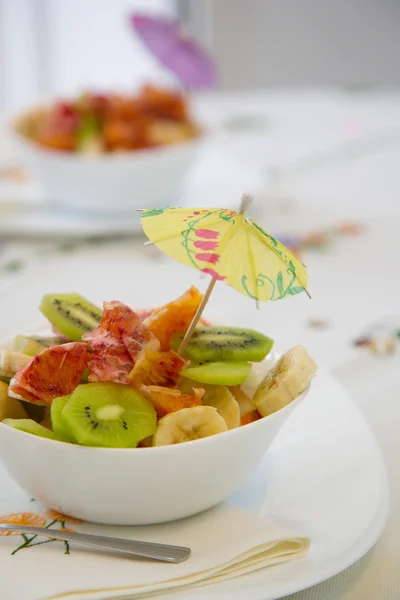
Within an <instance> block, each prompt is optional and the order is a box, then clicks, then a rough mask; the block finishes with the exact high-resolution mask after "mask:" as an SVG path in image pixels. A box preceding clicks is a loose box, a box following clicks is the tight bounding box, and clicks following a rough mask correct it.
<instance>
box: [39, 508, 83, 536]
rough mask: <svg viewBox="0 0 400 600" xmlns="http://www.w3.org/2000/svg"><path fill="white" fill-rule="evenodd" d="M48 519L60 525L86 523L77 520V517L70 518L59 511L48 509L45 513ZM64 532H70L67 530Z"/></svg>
mask: <svg viewBox="0 0 400 600" xmlns="http://www.w3.org/2000/svg"><path fill="white" fill-rule="evenodd" d="M45 515H46V517H47V518H48V519H49V521H59V522H60V523H61V522H62V521H63V522H64V523H72V524H76V525H77V524H79V523H84V521H81V520H80V519H76V518H75V517H70V516H69V515H64V514H63V513H60V512H58V510H54V509H53V508H48V509H47V510H46V512H45ZM64 531H69V530H67V529H65V530H64Z"/></svg>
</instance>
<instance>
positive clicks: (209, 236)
mask: <svg viewBox="0 0 400 600" xmlns="http://www.w3.org/2000/svg"><path fill="white" fill-rule="evenodd" d="M194 234H195V235H196V236H197V237H201V238H205V239H206V240H216V239H217V238H218V236H219V231H213V230H212V229H197V230H196V231H195V232H194Z"/></svg>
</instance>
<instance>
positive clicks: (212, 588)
mask: <svg viewBox="0 0 400 600" xmlns="http://www.w3.org/2000/svg"><path fill="white" fill-rule="evenodd" d="M26 329H27V332H26V333H27V334H28V335H29V333H31V334H32V333H33V332H34V331H37V332H39V331H40V330H42V331H43V330H44V329H45V327H44V326H41V327H40V326H38V324H36V326H33V325H32V326H31V327H28V328H26ZM11 339H12V338H11V336H10V337H8V339H5V340H4V344H7V345H8V344H10V342H11ZM319 374H320V375H321V376H322V377H323V378H324V379H327V381H328V382H329V383H330V384H331V385H332V384H333V385H334V386H336V388H337V390H340V393H341V395H342V397H343V398H344V399H345V400H346V404H348V405H350V406H351V409H352V411H353V413H354V416H355V417H356V419H357V422H359V423H360V424H361V425H362V429H363V437H364V439H366V440H368V443H369V445H370V447H371V448H373V450H374V455H375V457H376V459H377V463H376V468H377V474H379V479H380V488H379V489H380V495H379V500H378V501H377V505H376V513H375V514H374V518H373V519H372V521H371V524H370V526H369V527H368V528H366V529H364V530H363V533H362V535H361V536H360V537H359V538H358V539H357V540H356V542H355V543H354V544H353V546H355V550H354V551H353V552H352V551H351V548H346V549H345V550H344V552H343V551H341V554H340V558H339V560H336V561H335V562H334V563H333V566H332V567H330V565H329V564H326V565H323V566H321V567H318V571H317V577H316V578H314V579H312V572H311V574H309V573H306V575H305V578H304V579H303V580H301V582H299V583H297V584H296V582H295V581H291V580H290V579H289V580H287V581H285V579H284V577H283V578H282V586H283V587H282V590H280V591H279V596H268V595H267V596H266V595H265V592H263V593H262V595H259V593H258V592H257V591H256V590H255V591H254V592H253V593H252V591H251V587H252V585H251V578H252V576H253V575H255V574H257V573H260V572H261V571H262V570H260V571H255V572H253V573H249V574H247V575H244V576H242V577H239V578H238V580H240V579H247V580H248V585H247V597H246V600H279V599H280V598H282V597H285V596H287V595H290V594H295V593H299V592H302V591H304V590H306V589H309V588H313V587H315V586H317V585H319V584H321V583H323V582H325V581H327V580H329V579H331V578H332V577H334V576H336V575H339V574H340V573H342V572H344V571H346V569H348V568H350V567H351V566H352V565H354V564H355V563H357V562H358V561H359V560H361V559H362V558H363V557H364V556H365V555H366V554H367V553H368V552H369V551H370V550H371V549H372V548H373V547H374V546H375V545H376V543H377V542H378V540H379V538H380V537H381V535H382V533H383V531H384V529H385V526H386V523H387V520H388V516H389V509H390V486H389V478H388V473H387V469H386V465H385V462H384V460H383V456H382V452H381V450H380V447H379V445H378V443H377V441H376V439H375V436H374V434H373V432H372V429H371V427H370V425H369V424H368V422H367V421H366V419H365V417H364V415H363V414H362V412H361V410H360V408H359V407H358V406H357V405H356V404H355V403H354V401H353V399H352V397H351V394H350V393H349V392H348V390H347V389H346V388H345V386H344V385H343V384H342V383H341V382H340V381H338V380H337V378H336V377H334V376H333V375H332V374H331V373H329V371H327V370H326V369H323V368H321V369H319ZM306 400H307V399H306ZM245 485H246V484H245ZM259 518H263V517H262V516H259ZM342 555H343V556H344V558H343V559H342V558H341V557H342ZM306 557H307V555H306V556H305V557H304V558H306ZM299 560H300V561H301V560H302V558H300V559H299ZM296 562H297V561H296ZM291 564H292V563H286V564H285V563H284V564H281V565H276V566H275V568H276V569H280V570H282V574H283V575H284V570H285V568H286V567H288V566H290V565H291ZM312 570H313V569H312ZM266 571H268V569H267V570H266ZM310 575H311V576H310ZM307 579H308V581H307ZM232 581H235V578H233V579H231V580H227V581H225V582H224V581H222V582H220V583H214V584H213V583H210V584H207V583H205V584H204V585H202V586H199V587H193V588H189V589H188V588H187V587H186V588H185V587H184V588H182V589H179V588H177V589H175V590H173V592H172V593H175V592H177V593H179V592H182V593H183V592H184V591H185V590H186V591H187V593H188V600H190V599H191V598H193V600H196V598H197V599H198V600H200V598H199V597H198V596H197V593H200V597H201V600H206V598H210V600H227V598H228V597H229V598H231V596H227V595H226V594H227V592H226V591H224V589H223V586H224V584H228V583H230V582H232ZM266 583H267V584H268V582H266ZM219 587H220V588H221V589H220V590H218V588H219ZM193 594H194V595H193ZM228 594H229V592H228ZM122 597H125V596H121V598H122ZM160 597H165V598H166V600H170V599H172V598H173V597H174V596H171V595H170V594H169V593H166V594H162V595H161V596H160Z"/></svg>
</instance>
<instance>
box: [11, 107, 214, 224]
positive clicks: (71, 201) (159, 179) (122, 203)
mask: <svg viewBox="0 0 400 600" xmlns="http://www.w3.org/2000/svg"><path fill="white" fill-rule="evenodd" d="M23 118H24V117H23V116H22V117H21V118H19V119H18V118H17V119H15V120H14V122H13V123H12V124H11V127H10V131H9V133H10V135H11V137H12V141H13V144H14V145H15V150H16V152H17V153H18V155H19V156H20V158H21V160H22V161H23V164H24V165H26V167H27V168H28V170H29V172H30V174H31V175H32V176H33V178H34V179H35V180H36V181H38V182H39V183H40V184H41V185H42V186H43V192H44V194H45V198H46V199H47V200H48V201H49V202H51V203H54V204H59V205H62V206H64V207H68V208H70V209H71V208H72V209H74V210H81V211H86V212H91V213H96V212H97V213H102V214H104V213H107V212H110V213H114V212H116V211H134V210H136V209H138V208H153V207H154V208H157V207H160V206H165V205H166V204H168V203H170V204H173V203H176V198H177V194H178V193H179V187H180V184H181V183H182V182H183V179H184V177H185V175H186V174H187V172H188V170H189V167H190V166H191V165H192V163H193V161H194V159H195V157H196V155H197V153H198V151H199V148H200V146H201V144H202V142H203V140H204V134H203V135H200V136H199V137H197V138H194V139H192V140H189V141H186V142H180V143H177V144H172V145H168V146H162V147H158V148H149V149H145V150H132V151H129V152H121V153H110V154H106V153H104V154H99V155H82V154H79V153H73V152H61V151H57V150H52V149H50V148H49V149H47V148H44V147H42V146H39V145H38V144H36V143H35V142H33V141H32V140H30V139H29V138H28V137H26V136H25V135H23V134H22V133H21V132H20V130H19V129H20V123H21V122H22V120H23Z"/></svg>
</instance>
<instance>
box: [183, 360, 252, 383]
mask: <svg viewBox="0 0 400 600" xmlns="http://www.w3.org/2000/svg"><path fill="white" fill-rule="evenodd" d="M250 371H251V364H250V363H248V362H229V361H227V362H209V363H204V364H199V365H193V366H190V367H189V368H187V369H183V371H181V375H182V377H186V378H187V379H192V380H194V381H198V382H200V383H211V384H213V385H240V384H241V383H243V382H244V381H246V379H247V377H248V376H249V373H250Z"/></svg>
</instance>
